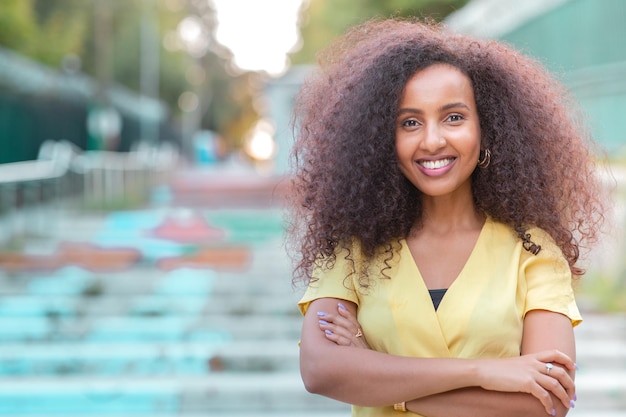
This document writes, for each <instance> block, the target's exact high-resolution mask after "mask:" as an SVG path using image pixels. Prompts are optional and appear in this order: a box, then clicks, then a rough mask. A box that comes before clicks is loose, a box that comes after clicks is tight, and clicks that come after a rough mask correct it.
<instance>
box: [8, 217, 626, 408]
mask: <svg viewBox="0 0 626 417" xmlns="http://www.w3.org/2000/svg"><path fill="white" fill-rule="evenodd" d="M211 215H216V218H220V219H222V220H223V219H225V218H226V217H228V222H231V223H232V227H233V228H237V227H238V226H237V222H236V216H237V213H234V212H230V213H224V212H223V211H217V212H213V213H212V212H211V211H209V212H207V216H209V217H211ZM220 216H221V217H220ZM242 216H243V220H242V224H245V225H246V226H245V227H251V228H255V225H254V223H253V222H251V221H250V218H251V216H252V217H254V218H255V219H256V221H258V222H259V224H260V225H259V226H258V227H256V229H255V230H251V233H250V234H249V235H247V236H248V240H246V239H247V238H246V234H245V230H241V229H242V228H243V227H242V226H239V227H240V230H238V231H237V241H238V242H239V243H245V244H248V245H249V247H250V249H251V253H252V254H253V256H252V261H251V264H250V265H248V267H247V268H246V269H243V270H202V269H180V270H173V271H163V270H160V269H159V268H157V267H156V266H155V265H154V264H152V263H150V262H149V261H146V262H142V263H139V264H138V265H136V266H135V267H134V268H132V269H131V270H127V271H121V272H97V273H94V272H89V271H84V270H80V269H79V268H68V269H63V270H59V271H53V272H48V273H46V272H41V271H40V272H22V273H12V274H7V273H4V274H2V273H0V417H2V416H16V417H17V416H30V417H39V416H41V417H43V416H54V415H56V416H72V417H79V416H80V417H96V416H115V417H125V416H128V417H130V416H133V417H136V416H150V417H166V416H183V417H200V416H207V415H209V416H211V417H270V416H272V417H281V416H285V417H286V416H302V417H322V416H324V417H347V416H349V415H350V410H349V406H348V405H346V404H342V403H339V402H336V401H333V400H330V399H327V398H323V397H320V396H316V395H311V394H309V393H307V392H306V391H305V389H304V387H303V384H302V381H301V379H300V375H299V368H298V346H297V342H298V338H299V332H300V326H301V317H300V315H299V313H298V311H297V309H296V301H297V299H298V297H299V294H298V293H297V292H295V291H294V290H293V289H292V287H291V283H290V267H289V264H288V260H287V258H286V256H285V252H284V249H283V247H282V236H281V235H280V234H277V233H275V234H274V236H272V233H271V227H269V228H266V229H263V227H262V225H263V222H264V219H269V220H268V222H274V224H275V222H276V216H277V214H276V211H275V209H273V208H265V207H264V208H262V209H258V211H256V212H254V213H252V214H251V212H250V211H247V212H246V213H243V214H242ZM71 220H72V219H66V220H65V221H67V222H68V223H69V224H71ZM83 220H84V221H85V225H82V226H81V224H80V219H76V218H74V221H77V222H78V223H79V224H76V225H75V227H73V228H69V229H67V230H68V233H67V235H66V236H65V237H64V239H71V240H74V241H84V240H88V239H90V238H93V237H94V236H101V235H102V232H103V231H102V227H105V226H103V224H104V222H102V220H101V221H100V227H98V226H97V223H98V222H97V221H96V220H94V219H83ZM228 222H226V221H224V222H223V224H227V223H228ZM259 230H265V231H264V232H263V233H259ZM116 233H123V232H119V231H117V232H116ZM584 317H585V322H584V323H583V324H582V325H581V326H580V327H579V328H577V329H576V336H577V341H578V354H579V357H578V361H577V362H578V364H579V366H580V371H579V372H578V376H577V386H578V398H579V400H578V403H577V408H576V409H574V410H572V411H571V412H570V414H569V415H570V416H574V417H617V416H624V415H626V414H625V411H624V410H626V316H625V315H612V316H606V315H601V314H591V313H587V314H584Z"/></svg>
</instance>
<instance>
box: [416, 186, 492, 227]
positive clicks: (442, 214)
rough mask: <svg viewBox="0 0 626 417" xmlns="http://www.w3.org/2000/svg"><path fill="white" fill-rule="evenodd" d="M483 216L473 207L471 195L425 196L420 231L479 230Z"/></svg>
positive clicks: (483, 219) (483, 220) (482, 222)
mask: <svg viewBox="0 0 626 417" xmlns="http://www.w3.org/2000/svg"><path fill="white" fill-rule="evenodd" d="M484 222H485V216H484V214H483V213H481V212H479V211H478V210H477V209H476V206H475V205H474V201H473V198H472V195H471V193H469V194H468V195H466V196H458V195H455V196H441V197H439V196H438V197H430V196H425V197H424V198H423V200H422V216H421V219H420V225H421V227H420V229H421V230H431V231H436V232H438V233H446V232H450V231H458V230H468V229H480V228H482V226H483V224H484Z"/></svg>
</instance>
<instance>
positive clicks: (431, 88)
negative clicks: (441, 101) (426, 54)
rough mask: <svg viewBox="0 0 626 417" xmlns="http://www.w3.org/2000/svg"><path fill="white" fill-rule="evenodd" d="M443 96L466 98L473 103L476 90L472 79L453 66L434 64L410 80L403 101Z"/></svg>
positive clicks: (416, 73)
mask: <svg viewBox="0 0 626 417" xmlns="http://www.w3.org/2000/svg"><path fill="white" fill-rule="evenodd" d="M442 95H444V96H445V95H456V96H459V97H463V96H465V97H466V99H470V98H471V100H472V101H473V100H474V89H473V87H472V82H471V80H470V78H469V77H468V76H467V75H466V74H465V73H464V72H463V71H461V70H460V69H458V68H457V67H454V66H452V65H449V64H444V63H437V64H433V65H430V66H428V67H426V68H423V69H420V70H418V71H417V72H415V74H413V75H412V76H411V78H409V80H408V81H407V83H406V85H405V86H404V90H403V94H402V99H403V100H406V99H408V98H411V99H420V100H429V99H434V98H437V97H440V96H442Z"/></svg>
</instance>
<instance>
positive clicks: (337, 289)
mask: <svg viewBox="0 0 626 417" xmlns="http://www.w3.org/2000/svg"><path fill="white" fill-rule="evenodd" d="M354 271H355V268H354V261H352V260H350V259H347V251H342V252H339V253H338V254H337V259H336V261H335V262H334V265H333V266H332V268H325V267H323V266H321V265H318V266H316V267H315V269H314V271H313V279H312V280H311V282H310V283H309V285H308V287H307V290H306V292H305V293H304V295H303V296H302V298H301V299H300V301H299V302H298V308H299V309H300V312H301V313H302V314H303V315H304V314H305V313H306V310H307V309H308V307H309V304H310V303H311V301H313V300H317V299H319V298H339V299H342V300H347V301H351V302H353V303H355V304H357V305H358V304H359V300H358V296H357V293H356V291H355V289H354V284H353V280H352V276H353V275H354Z"/></svg>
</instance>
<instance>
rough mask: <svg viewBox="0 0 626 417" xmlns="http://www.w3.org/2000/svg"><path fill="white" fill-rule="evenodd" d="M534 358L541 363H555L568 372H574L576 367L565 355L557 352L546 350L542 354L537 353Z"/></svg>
mask: <svg viewBox="0 0 626 417" xmlns="http://www.w3.org/2000/svg"><path fill="white" fill-rule="evenodd" d="M536 358H537V359H538V360H540V361H541V362H555V363H558V364H560V365H563V366H564V367H565V368H567V369H569V370H570V371H575V370H576V368H577V366H576V363H575V362H574V361H573V360H572V358H570V357H569V356H568V355H566V354H565V353H563V352H561V351H559V350H556V349H555V350H547V351H543V352H539V353H537V356H536Z"/></svg>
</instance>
